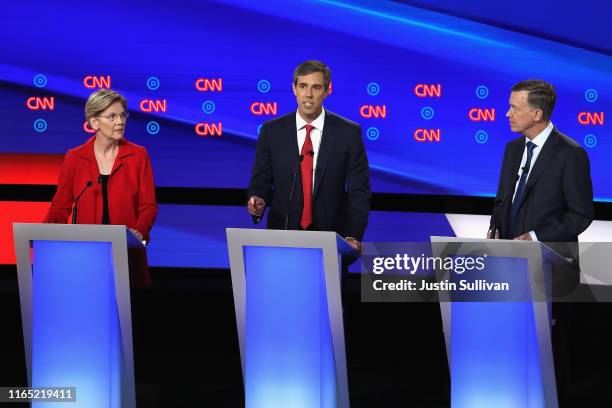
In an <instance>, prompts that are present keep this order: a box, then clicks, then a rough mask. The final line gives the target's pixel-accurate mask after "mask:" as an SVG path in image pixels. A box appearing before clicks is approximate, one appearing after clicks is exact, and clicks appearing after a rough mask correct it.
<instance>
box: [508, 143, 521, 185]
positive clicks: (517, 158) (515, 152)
mask: <svg viewBox="0 0 612 408" xmlns="http://www.w3.org/2000/svg"><path fill="white" fill-rule="evenodd" d="M524 140H525V138H521V139H520V143H517V144H516V147H514V148H513V149H512V152H511V153H510V154H511V156H510V163H512V164H511V169H510V170H511V172H510V177H509V178H508V180H507V183H508V185H507V186H506V191H508V190H510V189H511V188H512V187H513V186H514V187H516V183H517V181H516V175H517V174H518V171H519V167H520V166H521V160H522V159H523V150H525V142H524Z"/></svg>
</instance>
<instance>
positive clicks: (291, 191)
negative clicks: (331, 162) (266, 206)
mask: <svg viewBox="0 0 612 408" xmlns="http://www.w3.org/2000/svg"><path fill="white" fill-rule="evenodd" d="M308 154H309V155H314V152H313V151H312V150H311V151H309V152H308ZM302 160H304V155H303V154H300V155H299V157H298V162H297V166H295V171H294V172H293V180H292V181H291V190H289V205H288V208H287V215H286V216H285V231H286V230H287V228H289V212H291V201H292V200H293V190H294V188H295V178H296V177H297V172H298V170H299V168H300V164H302Z"/></svg>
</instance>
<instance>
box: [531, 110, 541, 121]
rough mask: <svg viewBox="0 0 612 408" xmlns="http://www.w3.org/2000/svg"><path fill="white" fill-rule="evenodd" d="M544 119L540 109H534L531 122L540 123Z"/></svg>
mask: <svg viewBox="0 0 612 408" xmlns="http://www.w3.org/2000/svg"><path fill="white" fill-rule="evenodd" d="M543 118H544V111H543V110H542V109H536V111H535V115H534V116H533V120H534V121H536V122H539V121H541V120H542V119H543Z"/></svg>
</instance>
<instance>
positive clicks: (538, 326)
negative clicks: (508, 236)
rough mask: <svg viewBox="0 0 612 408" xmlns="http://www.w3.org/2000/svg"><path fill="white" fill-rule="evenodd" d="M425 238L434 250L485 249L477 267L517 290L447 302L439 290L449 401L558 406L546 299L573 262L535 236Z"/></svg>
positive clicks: (457, 407) (474, 252) (468, 252)
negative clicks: (512, 294)
mask: <svg viewBox="0 0 612 408" xmlns="http://www.w3.org/2000/svg"><path fill="white" fill-rule="evenodd" d="M431 243H432V252H433V255H434V256H435V257H443V258H444V257H449V256H450V257H452V256H483V255H484V256H486V257H487V263H488V264H489V266H488V267H487V268H488V271H485V272H487V273H489V274H490V273H493V274H494V275H497V276H498V277H499V276H506V277H507V278H508V279H513V280H514V284H518V285H521V290H522V291H525V293H524V294H525V297H524V298H521V299H516V298H515V299H510V300H509V301H503V300H502V301H500V299H491V301H486V300H485V301H482V299H480V301H474V302H470V301H469V299H467V298H464V299H461V301H460V302H453V301H452V299H450V298H449V297H448V294H446V295H442V293H441V294H440V299H439V300H440V310H441V314H442V324H443V328H444V337H445V342H446V351H447V356H448V363H449V368H450V377H451V406H452V407H454V408H463V407H469V408H478V407H526V408H540V407H546V408H556V407H558V400H557V389H556V381H555V370H554V362H553V353H552V347H551V303H550V301H551V293H553V294H554V291H553V287H557V288H559V287H560V288H563V285H562V284H559V282H561V281H562V280H563V279H560V278H562V277H561V276H559V275H563V274H571V273H572V271H575V269H573V268H572V267H571V266H570V264H569V263H568V262H567V261H566V260H565V258H563V257H561V256H560V255H559V254H557V253H555V252H554V251H552V250H551V249H550V248H548V247H547V246H546V245H545V244H543V243H540V242H530V241H506V240H503V241H502V240H484V239H464V238H450V237H431ZM485 254H486V255H485ZM553 268H554V271H553ZM555 274H556V275H557V276H554V275H555ZM437 275H438V276H437V278H438V281H440V280H441V279H442V278H443V277H442V276H441V275H440V272H439V271H437ZM446 277H448V275H447V276H446ZM570 280H571V279H570ZM500 296H501V295H500Z"/></svg>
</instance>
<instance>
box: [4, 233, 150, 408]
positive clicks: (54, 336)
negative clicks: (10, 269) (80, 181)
mask: <svg viewBox="0 0 612 408" xmlns="http://www.w3.org/2000/svg"><path fill="white" fill-rule="evenodd" d="M13 233H14V238H15V253H16V259H17V275H18V280H19V296H20V302H21V320H22V326H23V337H24V343H25V355H26V364H27V372H28V382H29V384H30V386H32V387H75V389H76V402H66V403H54V404H53V405H54V406H56V405H57V406H70V407H75V408H76V407H87V408H97V407H105V408H108V407H135V406H136V396H135V384H134V357H133V349H132V320H131V308H130V283H129V271H128V253H127V248H128V246H130V247H139V246H142V243H140V241H138V239H137V238H136V237H134V235H133V234H132V233H131V232H130V231H129V230H128V229H127V228H126V227H125V226H122V225H71V224H19V223H14V224H13ZM45 404H46V403H44V402H42V403H41V402H33V403H32V407H37V406H40V407H45V406H46V405H45ZM47 405H48V404H47Z"/></svg>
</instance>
